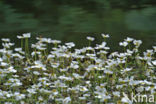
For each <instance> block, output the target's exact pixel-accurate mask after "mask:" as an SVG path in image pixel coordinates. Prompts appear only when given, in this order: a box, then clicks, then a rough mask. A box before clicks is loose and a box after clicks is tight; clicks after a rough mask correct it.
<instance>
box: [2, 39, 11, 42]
mask: <svg viewBox="0 0 156 104" xmlns="http://www.w3.org/2000/svg"><path fill="white" fill-rule="evenodd" d="M1 40H2V41H4V42H10V39H8V38H2V39H1Z"/></svg>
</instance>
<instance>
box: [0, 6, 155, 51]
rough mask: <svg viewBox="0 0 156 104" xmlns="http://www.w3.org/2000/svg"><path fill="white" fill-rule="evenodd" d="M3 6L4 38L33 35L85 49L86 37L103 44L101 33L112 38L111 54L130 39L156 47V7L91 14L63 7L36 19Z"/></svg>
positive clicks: (1, 27) (0, 25)
mask: <svg viewBox="0 0 156 104" xmlns="http://www.w3.org/2000/svg"><path fill="white" fill-rule="evenodd" d="M0 6H1V9H0V12H1V14H2V15H1V16H0V17H1V18H2V19H1V20H0V21H1V22H0V35H1V38H2V37H11V38H13V39H14V40H16V35H17V34H21V33H23V32H32V34H33V37H35V36H43V37H51V38H52V39H60V40H63V42H69V41H73V42H75V43H76V44H77V47H82V46H85V45H87V40H86V36H88V35H90V36H94V37H95V38H96V41H95V42H94V44H96V43H99V42H101V41H102V40H101V39H102V38H101V36H100V34H101V33H108V34H110V35H111V39H110V40H108V41H109V45H110V46H111V47H112V50H116V49H118V42H119V41H122V40H123V38H126V37H127V36H130V37H134V38H136V39H141V40H143V43H144V47H142V48H145V47H146V48H150V47H151V46H152V45H156V44H155V43H154V42H155V39H156V28H155V27H156V19H155V18H156V7H154V6H149V7H146V8H144V9H140V10H139V9H132V10H123V9H117V8H114V9H111V8H107V9H106V8H99V9H97V10H98V11H94V10H91V11H90V10H84V9H82V8H80V7H75V6H73V7H71V6H69V5H64V6H61V7H59V8H57V10H52V11H51V12H50V11H49V12H48V11H47V12H45V13H43V12H41V13H40V15H39V16H36V17H34V15H32V14H29V13H20V14H19V13H18V12H14V10H12V8H11V7H10V6H8V5H6V4H5V5H4V4H3V5H2V3H0ZM105 7H107V6H105ZM108 7H109V6H108ZM55 9H56V8H55ZM4 10H5V11H4ZM3 19H4V20H3ZM31 41H32V42H33V41H34V40H31Z"/></svg>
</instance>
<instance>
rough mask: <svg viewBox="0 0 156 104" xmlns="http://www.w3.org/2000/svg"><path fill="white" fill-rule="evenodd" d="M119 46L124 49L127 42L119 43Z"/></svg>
mask: <svg viewBox="0 0 156 104" xmlns="http://www.w3.org/2000/svg"><path fill="white" fill-rule="evenodd" d="M119 45H120V46H124V47H126V46H127V45H128V42H125V41H124V42H120V43H119Z"/></svg>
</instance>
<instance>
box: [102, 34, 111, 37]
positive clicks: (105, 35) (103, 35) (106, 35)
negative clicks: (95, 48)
mask: <svg viewBox="0 0 156 104" xmlns="http://www.w3.org/2000/svg"><path fill="white" fill-rule="evenodd" d="M101 36H102V37H103V38H109V34H101Z"/></svg>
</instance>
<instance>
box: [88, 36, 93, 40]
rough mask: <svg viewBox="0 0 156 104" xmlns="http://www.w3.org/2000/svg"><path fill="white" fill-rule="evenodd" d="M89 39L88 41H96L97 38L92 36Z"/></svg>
mask: <svg viewBox="0 0 156 104" xmlns="http://www.w3.org/2000/svg"><path fill="white" fill-rule="evenodd" d="M87 39H88V40H89V41H94V40H95V38H93V37H90V36H88V37H87Z"/></svg>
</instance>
